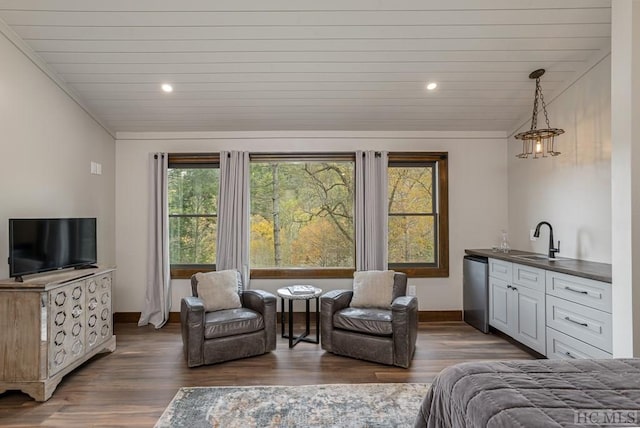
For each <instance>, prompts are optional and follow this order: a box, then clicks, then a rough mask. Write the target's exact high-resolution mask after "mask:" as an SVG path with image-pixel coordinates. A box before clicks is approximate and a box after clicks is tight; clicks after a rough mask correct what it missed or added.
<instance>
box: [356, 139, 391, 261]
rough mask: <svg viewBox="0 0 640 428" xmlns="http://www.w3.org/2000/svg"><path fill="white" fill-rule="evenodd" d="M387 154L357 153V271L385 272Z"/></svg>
mask: <svg viewBox="0 0 640 428" xmlns="http://www.w3.org/2000/svg"><path fill="white" fill-rule="evenodd" d="M387 166H388V153H387V152H374V151H366V152H362V151H358V152H356V171H355V172H356V207H355V208H356V209H355V211H356V218H355V225H356V270H385V269H387V266H388V261H387V253H388V249H387V241H388V236H387V232H388V228H387V215H388V200H387V193H388V192H387Z"/></svg>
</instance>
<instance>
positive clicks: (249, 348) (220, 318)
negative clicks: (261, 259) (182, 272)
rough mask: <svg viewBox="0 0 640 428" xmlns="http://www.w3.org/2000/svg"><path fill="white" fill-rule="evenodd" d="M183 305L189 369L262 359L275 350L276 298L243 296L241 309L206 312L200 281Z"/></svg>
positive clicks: (193, 283) (248, 292) (255, 294)
mask: <svg viewBox="0 0 640 428" xmlns="http://www.w3.org/2000/svg"><path fill="white" fill-rule="evenodd" d="M191 291H192V294H193V296H189V297H184V298H183V299H182V302H181V304H180V322H181V324H182V344H183V346H184V354H185V357H186V359H187V365H188V366H189V367H196V366H201V365H203V364H215V363H221V362H223V361H228V360H235V359H239V358H245V357H252V356H255V355H262V354H265V353H267V352H270V351H273V350H274V349H276V297H275V296H274V295H273V294H271V293H268V292H266V291H262V290H245V291H242V292H240V301H241V302H242V307H241V308H237V309H225V310H220V311H212V312H205V310H204V304H203V302H202V300H201V299H199V298H198V281H197V280H196V276H195V275H193V276H192V277H191Z"/></svg>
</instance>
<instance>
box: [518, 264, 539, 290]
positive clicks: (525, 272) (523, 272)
mask: <svg viewBox="0 0 640 428" xmlns="http://www.w3.org/2000/svg"><path fill="white" fill-rule="evenodd" d="M544 273H545V271H544V270H543V269H538V268H534V267H531V266H525V265H519V264H515V263H514V264H513V284H514V285H522V286H523V287H528V288H531V289H534V290H537V291H540V292H542V293H544V291H545V287H544V283H545V274H544Z"/></svg>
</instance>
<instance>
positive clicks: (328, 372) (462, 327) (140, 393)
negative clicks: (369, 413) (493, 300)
mask: <svg viewBox="0 0 640 428" xmlns="http://www.w3.org/2000/svg"><path fill="white" fill-rule="evenodd" d="M179 327H180V326H179V324H169V325H167V326H166V327H164V328H162V329H161V330H154V329H153V328H151V327H149V328H147V327H142V328H139V327H137V326H136V325H135V324H116V327H115V333H116V335H117V343H118V344H117V349H116V351H115V352H114V353H112V354H104V355H101V356H98V357H96V358H94V359H92V360H91V361H89V362H88V363H86V364H85V365H83V366H82V367H80V368H79V369H78V370H76V371H74V372H72V373H71V374H69V375H67V376H66V378H65V379H64V380H63V381H62V383H61V384H60V385H59V386H58V388H57V390H56V391H55V392H54V394H53V397H52V398H51V399H49V401H47V402H45V403H37V402H35V401H33V400H32V399H31V398H29V397H28V396H27V395H25V394H22V393H20V392H13V391H10V392H7V393H4V394H0V426H2V427H33V426H55V427H70V426H82V427H86V426H129V427H132V426H141V427H142V426H144V427H152V426H153V425H154V424H155V422H156V421H157V419H158V418H159V417H160V415H161V414H162V412H163V411H164V409H165V407H166V406H167V405H168V404H169V402H170V401H171V399H172V398H173V396H174V395H175V393H176V392H177V390H178V388H180V387H181V386H211V385H303V384H322V383H366V382H431V381H432V380H433V378H434V376H435V375H436V374H437V373H438V372H439V371H440V370H442V369H443V368H445V367H447V366H449V365H452V364H455V363H459V362H464V361H472V360H505V359H531V358H533V357H532V356H531V355H529V354H528V353H526V352H524V351H523V350H521V349H519V348H518V347H516V346H514V345H512V344H511V343H509V342H507V341H506V340H504V339H503V338H501V337H497V336H495V335H485V334H482V333H480V332H479V331H477V330H475V329H473V328H471V327H469V326H468V325H466V324H464V323H462V322H445V323H423V324H421V325H420V330H419V334H418V344H417V349H416V355H415V358H414V360H413V363H412V366H411V368H409V369H401V368H396V367H387V366H383V365H380V364H374V363H368V362H364V361H358V360H354V359H350V358H345V357H339V356H336V355H332V354H327V353H325V352H324V351H322V350H321V348H320V346H319V345H313V344H309V343H304V342H302V343H300V344H298V345H297V346H296V347H295V348H293V349H289V348H288V342H287V341H286V340H285V339H280V338H278V346H277V350H276V351H275V352H272V353H270V354H267V355H263V356H260V357H254V358H247V359H244V360H238V361H230V362H227V363H223V364H218V365H213V366H205V367H198V368H194V369H189V368H187V367H186V365H185V363H184V360H183V356H182V341H181V337H180V329H179Z"/></svg>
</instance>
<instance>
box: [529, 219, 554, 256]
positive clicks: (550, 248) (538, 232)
mask: <svg viewBox="0 0 640 428" xmlns="http://www.w3.org/2000/svg"><path fill="white" fill-rule="evenodd" d="M543 224H546V225H547V226H549V258H550V259H554V258H555V257H556V253H559V252H560V241H558V248H553V227H551V225H550V224H549V222H546V221H541V222H540V223H538V225H537V226H536V230H535V231H534V232H533V236H534V237H536V238H539V237H540V226H542V225H543Z"/></svg>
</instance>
